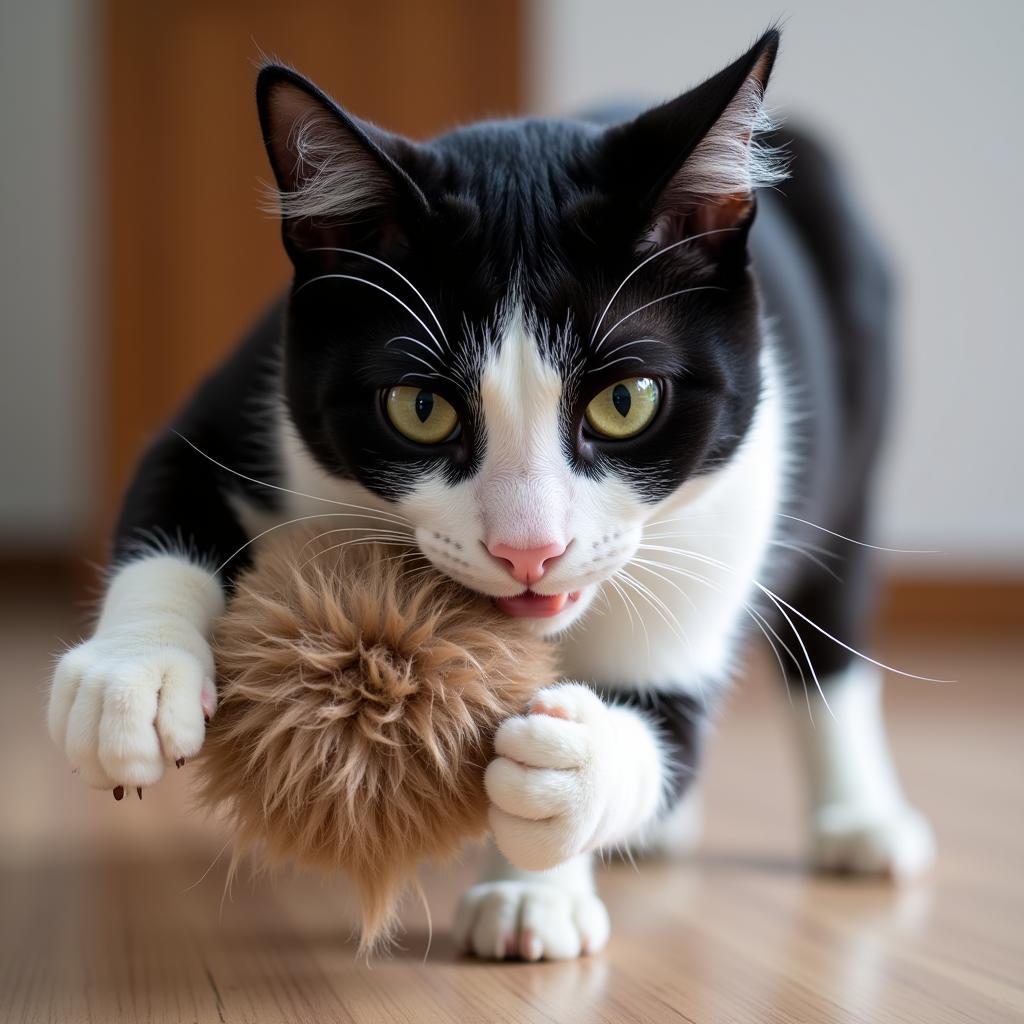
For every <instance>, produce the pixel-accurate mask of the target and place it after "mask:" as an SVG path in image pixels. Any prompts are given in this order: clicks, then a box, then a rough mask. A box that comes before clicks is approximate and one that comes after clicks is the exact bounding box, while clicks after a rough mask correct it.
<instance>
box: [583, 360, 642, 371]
mask: <svg viewBox="0 0 1024 1024" xmlns="http://www.w3.org/2000/svg"><path fill="white" fill-rule="evenodd" d="M628 360H635V361H636V362H638V363H642V362H643V359H641V358H640V356H619V358H618V359H612V360H611V361H609V362H604V363H602V364H601V365H600V366H593V367H591V368H590V369H589V370H587V373H602V372H603V371H604V370H607V369H608V367H609V366H614V365H615V364H616V363H625V362H627V361H628Z"/></svg>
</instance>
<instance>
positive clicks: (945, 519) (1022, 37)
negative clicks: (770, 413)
mask: <svg viewBox="0 0 1024 1024" xmlns="http://www.w3.org/2000/svg"><path fill="white" fill-rule="evenodd" d="M533 14H534V28H533V36H532V41H531V48H532V55H533V62H534V74H533V83H534V94H533V97H532V101H533V107H534V108H535V109H536V110H537V111H539V112H543V113H559V112H566V111H571V110H573V109H575V108H578V107H580V106H582V105H585V104H588V103H592V102H594V101H595V100H602V99H608V98H616V97H618V98H623V97H626V98H632V97H639V98H643V99H650V100H652V101H653V100H659V99H664V98H667V97H669V96H672V95H674V94H676V93H678V92H681V91H682V90H683V89H685V88H686V87H688V86H689V85H692V84H694V83H695V82H697V81H699V80H700V79H701V78H703V77H705V76H706V75H708V74H711V73H712V72H714V71H716V70H717V69H718V68H719V67H722V66H724V65H725V64H726V63H727V62H728V61H730V60H732V59H733V57H735V56H737V55H738V54H739V53H740V52H742V50H743V49H744V48H745V47H746V46H747V45H749V44H750V43H751V42H753V40H754V39H755V38H756V37H757V36H758V35H759V34H760V32H761V31H762V30H763V29H764V28H766V27H767V26H768V25H769V24H770V23H771V22H772V20H773V19H775V18H777V17H778V16H779V15H780V14H784V15H785V20H784V23H783V42H782V50H781V55H780V60H779V62H778V63H777V65H776V72H775V75H774V77H773V79H772V84H771V88H770V90H769V103H770V105H771V106H773V107H774V108H775V109H776V110H777V111H778V112H782V113H785V114H787V115H793V116H794V117H796V116H799V118H800V120H801V122H804V123H810V124H813V125H816V126H817V127H818V128H820V129H821V130H822V131H824V132H825V133H827V135H828V137H829V138H830V139H831V141H832V142H833V144H834V145H835V146H836V147H837V148H838V149H839V150H840V151H841V153H842V154H843V156H844V157H845V158H846V159H847V160H848V161H849V165H850V167H851V168H852V170H853V173H854V175H855V178H856V180H857V181H858V182H859V185H860V190H861V193H862V195H863V197H864V200H865V203H866V205H867V207H868V209H869V210H870V212H871V214H872V216H873V219H874V221H875V224H876V226H877V228H878V230H879V231H880V232H881V233H882V234H883V236H884V237H885V239H886V241H887V242H888V244H889V246H890V249H891V251H892V252H893V254H894V255H895V257H896V260H897V266H898V270H899V274H900V283H901V288H902V325H901V327H902V329H901V333H900V364H901V379H900V382H899V408H898V411H897V422H896V425H895V435H894V437H893V441H892V443H891V446H890V458H889V461H888V465H887V467H886V476H885V486H884V489H883V495H882V503H881V508H880V512H881V526H882V537H883V543H888V544H891V545H895V546H900V547H904V546H911V547H927V548H940V549H942V551H943V552H944V555H943V556H942V557H940V558H935V557H924V556H917V557H915V559H914V561H913V562H912V564H913V565H914V566H915V567H917V568H920V569H921V570H922V571H928V570H929V569H933V570H940V569H948V568H950V567H951V566H954V565H956V564H957V563H964V564H978V565H982V566H989V567H992V568H997V569H998V568H1000V567H1002V568H1006V569H1008V570H1011V569H1012V570H1016V571H1019V570H1020V569H1022V568H1024V458H1022V456H1021V442H1022V439H1024V391H1022V384H1024V336H1022V335H1024V332H1022V330H1021V315H1020V312H1019V310H1018V306H1019V302H1020V296H1021V291H1022V290H1024V286H1022V284H1021V282H1020V280H1019V278H1020V276H1021V265H1022V260H1021V252H1022V250H1024V232H1022V228H1024V216H1022V210H1024V195H1022V189H1021V168H1022V166H1024V141H1022V131H1021V126H1022V124H1024V116H1022V110H1021V106H1022V98H1024V95H1022V88H1021V72H1020V69H1019V66H1018V65H1019V61H1020V49H1021V45H1022V41H1024V3H1021V2H1019V0H1006V2H1004V3H998V2H993V0H990V2H987V3H985V2H975V3H971V4H967V3H963V2H956V3H950V2H932V3H928V4H926V3H924V2H907V0H860V2H859V3H857V4H852V3H838V2H827V3H824V2H821V0H817V2H815V0H787V2H786V3H785V4H784V5H783V4H780V3H778V0H775V2H767V3H766V2H763V0H728V2H721V0H718V2H704V0H700V2H695V0H690V2H681V0H630V2H628V3H624V2H621V0H534V4H533Z"/></svg>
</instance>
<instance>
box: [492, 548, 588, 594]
mask: <svg viewBox="0 0 1024 1024" xmlns="http://www.w3.org/2000/svg"><path fill="white" fill-rule="evenodd" d="M568 546H569V545H568V544H557V543H555V544H542V545H541V546H540V547H536V548H514V547H512V546H511V545H509V544H488V545H487V550H488V551H489V552H490V553H491V554H492V555H493V556H494V557H495V558H497V559H500V560H501V561H502V562H508V571H509V573H510V575H511V576H512V579H514V580H516V581H517V582H519V583H522V584H524V585H525V586H527V587H528V586H529V585H530V584H531V583H536V582H537V580H539V579H540V578H541V576H543V575H544V572H545V567H546V566H547V564H548V562H553V561H554V560H555V559H556V558H558V556H559V555H562V554H564V553H565V549H566V548H567V547H568Z"/></svg>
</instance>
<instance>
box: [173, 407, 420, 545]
mask: <svg viewBox="0 0 1024 1024" xmlns="http://www.w3.org/2000/svg"><path fill="white" fill-rule="evenodd" d="M171 433H172V434H175V435H176V436H178V437H180V438H181V439H182V441H184V442H185V444H187V445H188V446H189V448H191V449H192V450H193V451H195V452H197V453H198V454H199V455H202V457H203V458H204V459H207V460H208V461H210V462H212V463H213V464H214V465H215V466H216V467H217V468H218V469H223V470H224V472H225V473H230V474H231V475H232V476H236V477H238V479H239V480H247V481H248V482H249V483H251V484H256V485H257V486H258V487H267V488H269V489H270V490H272V491H281V492H282V493H283V494H292V495H294V496H295V497H296V498H309V499H310V500H311V501H323V502H326V503H327V504H328V505H338V506H339V507H341V508H350V509H354V510H356V511H358V512H369V513H371V514H373V515H383V516H390V517H391V518H392V520H393V521H394V522H400V523H404V524H406V525H407V526H412V523H411V522H410V521H409V520H408V519H406V518H405V516H402V515H399V514H398V513H397V512H391V511H389V510H388V509H381V508H371V507H369V506H366V505H353V504H352V503H351V502H348V501H336V500H335V499H334V498H324V497H321V496H320V495H319V494H307V493H306V492H305V491H293V490H292V489H291V488H290V487H282V486H281V485H280V484H272V483H268V482H267V481H266V480H257V479H256V477H253V476H246V475H245V473H239V472H238V470H237V469H232V468H231V467H230V466H225V465H224V463H223V462H218V461H217V460H216V459H215V458H214V457H213V456H212V455H207V454H206V452H204V451H203V450H202V448H200V447H199V446H198V445H195V444H193V443H192V442H191V441H190V440H189V439H188V438H187V437H186V436H185V435H184V434H182V433H180V432H179V431H177V430H175V429H174V428H173V427H172V428H171Z"/></svg>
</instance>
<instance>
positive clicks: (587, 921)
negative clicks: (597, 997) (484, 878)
mask: <svg viewBox="0 0 1024 1024" xmlns="http://www.w3.org/2000/svg"><path fill="white" fill-rule="evenodd" d="M609 931H610V926H609V923H608V911H607V910H605V907H604V904H603V903H602V902H601V900H600V899H599V898H598V897H597V896H595V895H594V894H593V893H591V892H573V891H570V890H568V889H565V888H563V887H562V886H559V885H557V884H554V883H547V882H540V881H538V882H533V881H530V882H525V881H523V882H519V881H502V882H481V883H480V884H479V885H474V886H473V888H472V889H470V890H469V891H468V892H467V893H466V894H465V895H464V896H463V897H462V901H461V903H460V904H459V909H458V911H457V913H456V915H455V941H456V942H457V943H458V944H459V947H460V948H461V949H464V950H465V951H466V952H467V953H474V954H475V955H476V956H478V957H481V958H483V959H486V960H508V959H514V958H519V959H522V960H571V959H573V958H575V957H578V956H584V955H586V954H587V953H596V952H597V951H598V950H599V949H602V948H604V945H605V943H606V942H607V941H608V934H609Z"/></svg>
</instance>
